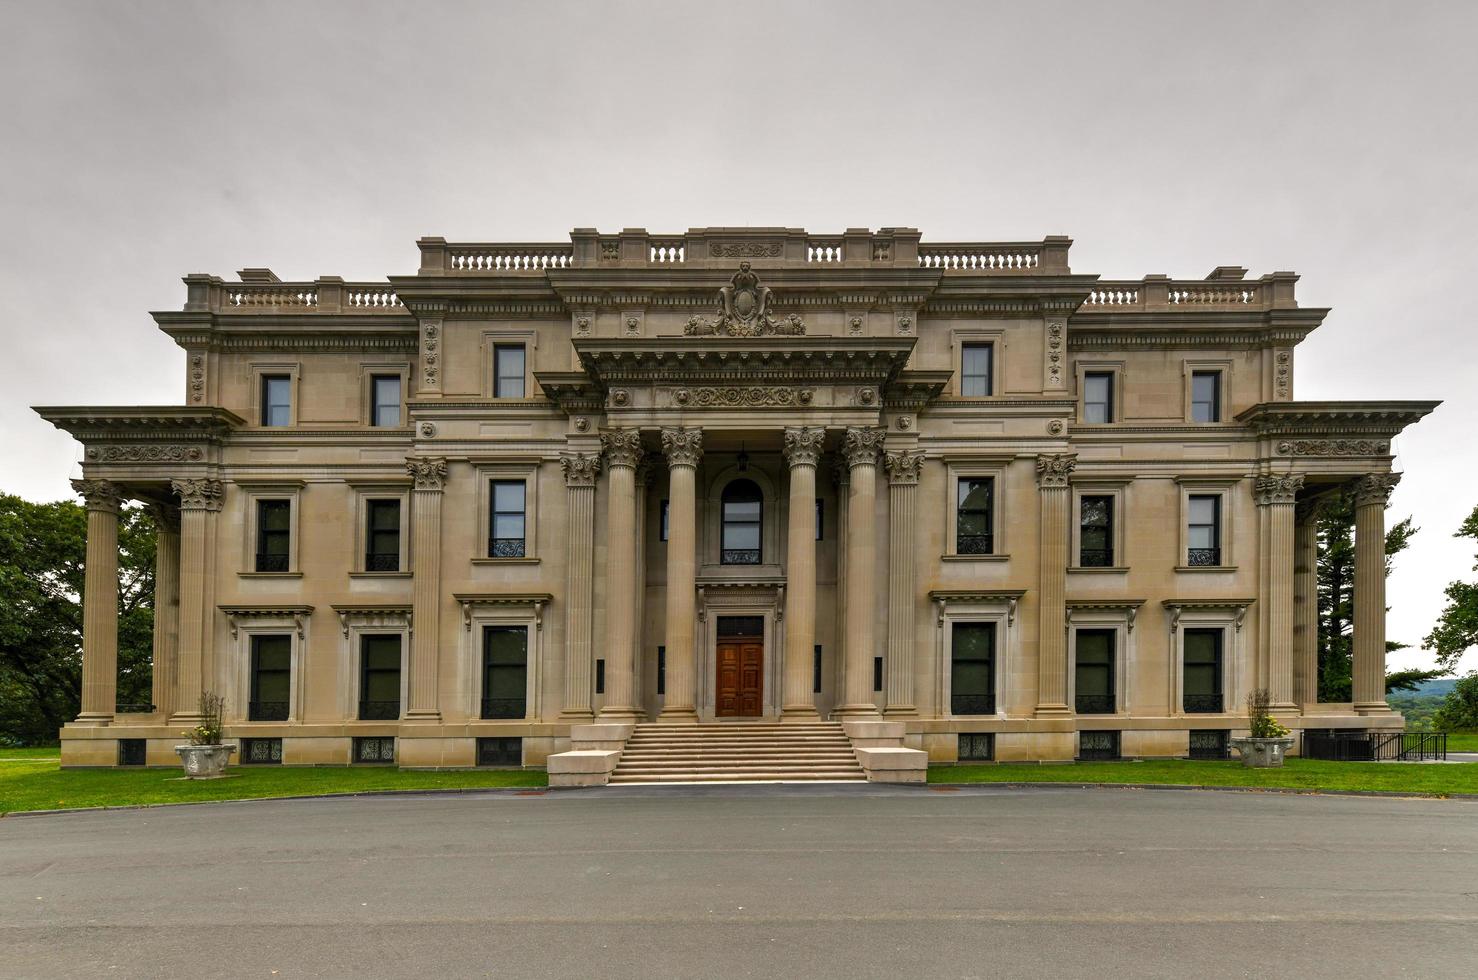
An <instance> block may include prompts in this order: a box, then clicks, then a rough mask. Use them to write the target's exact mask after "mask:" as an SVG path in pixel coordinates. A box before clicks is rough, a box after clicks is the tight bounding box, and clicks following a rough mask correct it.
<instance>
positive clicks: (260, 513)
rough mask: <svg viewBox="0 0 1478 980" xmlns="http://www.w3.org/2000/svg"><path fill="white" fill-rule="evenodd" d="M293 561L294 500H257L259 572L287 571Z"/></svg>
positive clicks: (257, 565)
mask: <svg viewBox="0 0 1478 980" xmlns="http://www.w3.org/2000/svg"><path fill="white" fill-rule="evenodd" d="M291 561H292V501H291V500H258V501H257V560H256V570H257V571H259V572H286V571H288V570H289V564H290V563H291Z"/></svg>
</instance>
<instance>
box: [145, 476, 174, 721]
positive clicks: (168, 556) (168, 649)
mask: <svg viewBox="0 0 1478 980" xmlns="http://www.w3.org/2000/svg"><path fill="white" fill-rule="evenodd" d="M150 510H151V512H152V513H153V515H154V524H155V526H156V527H157V528H158V533H157V534H156V535H155V539H154V677H153V680H154V685H153V693H152V694H151V695H150V698H151V700H152V701H153V702H154V710H155V711H156V712H158V713H160V714H162V715H163V716H164V717H166V718H168V717H169V715H170V712H171V711H172V710H173V708H174V695H175V673H176V668H177V664H176V659H177V657H178V655H179V654H178V650H179V642H180V512H179V511H178V510H177V509H175V508H174V507H171V506H168V505H167V504H155V505H153V506H152V507H151V508H150Z"/></svg>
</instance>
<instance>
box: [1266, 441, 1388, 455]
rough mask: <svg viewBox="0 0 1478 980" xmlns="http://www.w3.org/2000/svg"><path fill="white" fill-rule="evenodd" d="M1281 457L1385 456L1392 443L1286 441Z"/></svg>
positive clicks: (1279, 453) (1280, 449)
mask: <svg viewBox="0 0 1478 980" xmlns="http://www.w3.org/2000/svg"><path fill="white" fill-rule="evenodd" d="M1277 449H1278V455H1280V456H1384V455H1386V454H1387V453H1388V452H1389V451H1390V443H1388V442H1386V441H1385V440H1383V439H1285V440H1283V441H1282V442H1280V443H1278V447H1277Z"/></svg>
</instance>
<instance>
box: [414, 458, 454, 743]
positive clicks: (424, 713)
mask: <svg viewBox="0 0 1478 980" xmlns="http://www.w3.org/2000/svg"><path fill="white" fill-rule="evenodd" d="M405 466H406V470H407V471H408V472H409V473H410V475H411V477H412V478H413V479H414V481H415V483H414V487H413V489H412V490H411V550H412V552H413V553H412V556H411V566H412V570H413V572H414V577H415V590H414V591H413V593H412V602H413V607H412V609H413V615H414V622H415V624H416V628H415V631H414V632H413V633H412V634H411V672H410V685H409V687H410V698H409V705H408V706H407V708H406V712H405V718H406V721H419V722H439V721H440V720H441V699H440V696H439V693H438V691H439V687H440V683H441V682H440V674H441V502H442V497H443V496H444V494H445V490H446V474H447V466H446V460H445V459H441V458H436V457H430V456H412V457H408V458H407V459H406V461H405Z"/></svg>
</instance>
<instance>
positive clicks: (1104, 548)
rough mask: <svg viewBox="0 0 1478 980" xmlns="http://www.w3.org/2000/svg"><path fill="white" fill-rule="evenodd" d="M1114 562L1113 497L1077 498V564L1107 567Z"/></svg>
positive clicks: (1089, 566) (1085, 566) (1086, 566)
mask: <svg viewBox="0 0 1478 980" xmlns="http://www.w3.org/2000/svg"><path fill="white" fill-rule="evenodd" d="M1113 563H1114V498H1113V497H1086V496H1085V497H1082V498H1080V500H1079V529H1078V564H1079V565H1081V566H1082V567H1084V568H1109V567H1110V566H1112V565H1113Z"/></svg>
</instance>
